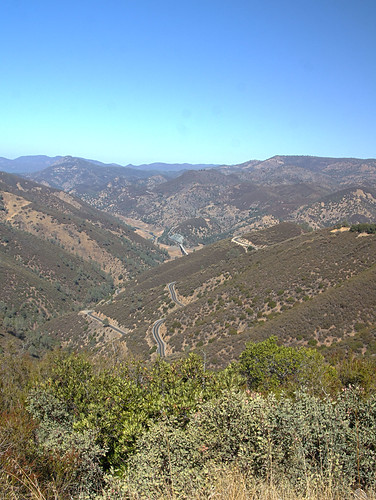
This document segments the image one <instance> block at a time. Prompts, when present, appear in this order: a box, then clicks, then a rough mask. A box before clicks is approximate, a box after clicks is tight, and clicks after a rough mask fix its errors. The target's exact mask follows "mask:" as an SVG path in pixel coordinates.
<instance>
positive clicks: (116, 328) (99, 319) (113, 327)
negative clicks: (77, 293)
mask: <svg viewBox="0 0 376 500" xmlns="http://www.w3.org/2000/svg"><path fill="white" fill-rule="evenodd" d="M86 314H87V315H88V316H90V318H93V319H95V321H99V323H102V325H103V323H104V320H103V319H101V318H98V316H95V315H94V314H93V311H86ZM108 327H109V328H112V329H113V330H115V332H119V333H121V335H125V334H126V332H125V331H124V330H121V329H120V328H118V327H117V326H114V325H111V323H109V324H108Z"/></svg>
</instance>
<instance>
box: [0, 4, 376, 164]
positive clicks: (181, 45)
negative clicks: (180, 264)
mask: <svg viewBox="0 0 376 500" xmlns="http://www.w3.org/2000/svg"><path fill="white" fill-rule="evenodd" d="M0 21H1V29H0V69H1V73H0V113H1V115H0V117H1V119H0V156H5V157H8V158H15V157H17V156H20V155H26V154H47V155H50V156H54V155H67V154H70V155H73V156H82V157H86V158H94V159H98V160H101V161H104V162H117V163H121V164H126V163H134V164H140V163H149V162H153V161H165V162H192V163H201V162H205V163H232V164H233V163H240V162H243V161H246V160H249V159H251V158H257V159H265V158H268V157H270V156H273V155H275V154H309V155H320V156H354V157H362V158H367V157H368V158H369V157H376V28H375V26H376V1H375V0H257V1H254V0H242V1H239V0H228V1H220V0H189V1H188V0H187V1H184V0H172V1H165V0H158V1H156V0H155V1H153V0H150V1H145V0H100V1H96V0H90V1H86V0H76V1H71V0H65V1H62V0H55V1H53V0H49V1H44V0H2V1H1V3H0Z"/></svg>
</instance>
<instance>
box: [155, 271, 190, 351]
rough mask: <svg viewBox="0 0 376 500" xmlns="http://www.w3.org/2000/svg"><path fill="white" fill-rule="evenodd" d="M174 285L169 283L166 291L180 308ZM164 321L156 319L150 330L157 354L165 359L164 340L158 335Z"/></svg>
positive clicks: (180, 303) (173, 282)
mask: <svg viewBox="0 0 376 500" xmlns="http://www.w3.org/2000/svg"><path fill="white" fill-rule="evenodd" d="M175 283H176V281H172V282H171V283H169V284H168V285H167V286H168V291H169V292H170V295H171V299H172V300H173V301H174V302H175V304H177V305H178V306H180V307H183V306H184V304H183V303H182V302H180V300H179V299H178V298H177V296H176V290H175ZM165 320H166V318H161V319H158V320H157V321H156V322H155V323H154V325H153V328H152V333H153V337H154V339H155V341H156V342H157V345H158V348H157V353H158V354H159V355H160V356H161V358H164V357H165V347H166V344H165V342H164V340H163V339H162V337H161V335H160V333H159V329H160V327H161V326H162V325H163V323H164V322H165Z"/></svg>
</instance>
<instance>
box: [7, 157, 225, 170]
mask: <svg viewBox="0 0 376 500" xmlns="http://www.w3.org/2000/svg"><path fill="white" fill-rule="evenodd" d="M62 158H64V159H65V160H64V161H67V160H68V159H72V157H71V156H45V155H31V156H20V157H19V158H15V159H14V160H10V159H8V158H3V157H0V170H2V171H4V172H9V173H13V174H31V173H34V172H39V171H40V170H44V169H46V168H48V167H50V166H51V165H54V164H56V163H58V162H59V161H60V160H61V159H62ZM74 159H75V160H83V161H85V162H88V163H89V164H92V165H97V166H101V167H108V168H110V167H115V168H116V167H120V168H125V169H127V170H128V171H129V169H134V170H150V171H153V172H155V171H158V172H180V171H182V170H197V169H202V168H213V167H216V165H211V164H210V165H207V164H191V163H161V162H159V163H158V162H157V163H150V164H141V165H132V164H131V163H130V164H128V165H125V166H122V165H118V164H117V163H103V162H101V161H98V160H88V159H85V158H74Z"/></svg>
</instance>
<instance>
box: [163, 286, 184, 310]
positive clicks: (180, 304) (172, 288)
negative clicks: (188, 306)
mask: <svg viewBox="0 0 376 500" xmlns="http://www.w3.org/2000/svg"><path fill="white" fill-rule="evenodd" d="M175 284H176V281H172V282H171V283H169V284H168V285H167V286H168V291H169V292H170V295H171V298H172V300H173V301H174V302H175V304H177V305H178V306H180V307H183V306H184V304H183V303H182V302H180V300H179V299H178V298H177V296H176V290H175Z"/></svg>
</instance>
